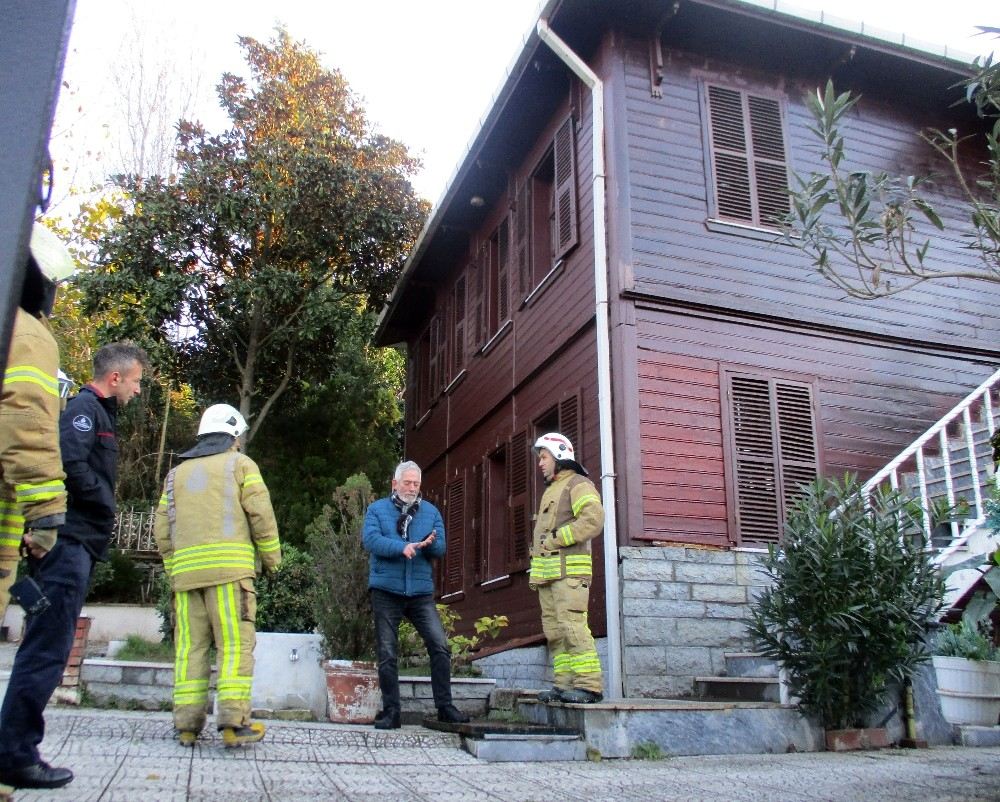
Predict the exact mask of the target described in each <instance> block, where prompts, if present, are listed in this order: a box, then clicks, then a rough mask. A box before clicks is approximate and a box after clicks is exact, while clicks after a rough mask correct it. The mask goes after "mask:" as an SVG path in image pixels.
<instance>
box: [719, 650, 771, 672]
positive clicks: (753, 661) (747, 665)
mask: <svg viewBox="0 0 1000 802" xmlns="http://www.w3.org/2000/svg"><path fill="white" fill-rule="evenodd" d="M723 659H724V660H725V661H726V674H725V676H727V677H777V676H778V664H777V663H776V662H774V660H772V659H771V658H770V657H765V656H764V655H762V654H760V653H759V652H727V653H726V654H724V655H723Z"/></svg>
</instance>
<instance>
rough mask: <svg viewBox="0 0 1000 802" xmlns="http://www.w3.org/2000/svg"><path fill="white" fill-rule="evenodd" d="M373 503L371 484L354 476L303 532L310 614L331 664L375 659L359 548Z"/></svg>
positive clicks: (364, 558) (361, 476)
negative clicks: (310, 568) (311, 583)
mask: <svg viewBox="0 0 1000 802" xmlns="http://www.w3.org/2000/svg"><path fill="white" fill-rule="evenodd" d="M371 501H372V486H371V482H369V481H368V478H367V477H366V476H365V475H364V474H356V475H355V476H351V477H349V478H348V479H347V481H346V482H344V484H343V485H341V486H340V487H338V488H337V489H336V490H334V491H333V499H332V503H331V504H327V505H325V506H324V507H323V511H322V512H321V513H320V514H319V515H318V516H316V518H315V519H314V520H313V522H312V523H311V524H309V526H308V527H306V541H307V543H308V544H309V552H310V553H311V554H312V558H313V563H314V566H315V581H316V587H315V591H316V592H315V593H314V594H313V597H312V598H313V603H314V605H315V606H314V612H315V616H316V621H317V623H318V626H319V631H320V632H321V633H322V635H323V643H324V647H323V648H324V651H325V653H326V656H327V657H329V658H344V659H348V660H362V659H371V658H372V657H373V656H374V654H375V624H374V621H373V620H372V610H371V601H370V599H369V597H368V554H367V553H366V552H365V550H364V547H363V546H362V543H361V527H362V525H363V524H364V518H365V509H366V508H367V507H368V504H369V503H371Z"/></svg>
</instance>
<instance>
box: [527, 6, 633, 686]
mask: <svg viewBox="0 0 1000 802" xmlns="http://www.w3.org/2000/svg"><path fill="white" fill-rule="evenodd" d="M537 30H538V36H539V37H540V38H541V40H542V41H543V42H545V44H547V45H548V46H549V47H550V48H551V49H552V51H553V52H554V53H555V54H556V55H557V56H559V58H560V59H562V60H563V62H564V63H565V64H566V66H567V67H569V68H570V69H571V70H572V71H573V73H574V74H575V75H576V76H577V77H578V78H579V79H580V80H581V81H583V83H584V84H585V85H586V86H587V87H589V88H590V96H591V98H592V102H593V130H592V142H593V161H594V167H593V173H594V184H593V191H594V294H595V299H596V309H595V314H596V316H597V409H598V417H599V419H600V434H601V496H602V498H603V499H604V585H605V610H606V615H607V624H608V664H607V682H606V683H605V684H606V686H607V692H608V694H607V695H608V698H609V699H621V698H622V697H623V696H624V694H623V686H622V638H621V591H620V588H619V576H618V526H617V519H616V515H615V506H616V501H615V451H614V436H613V432H612V427H611V338H610V336H609V333H608V330H609V323H608V243H607V236H606V234H605V219H604V215H605V184H604V181H605V176H604V173H605V166H604V84H603V83H602V82H601V79H600V78H598V77H597V75H596V74H595V73H594V72H593V71H592V70H591V69H590V67H588V66H587V65H586V64H585V63H584V62H583V60H582V59H581V58H580V57H579V56H578V55H577V54H576V53H574V52H573V51H572V50H571V49H570V47H569V45H567V44H566V43H565V42H564V41H563V40H562V39H560V38H559V37H558V36H557V35H556V34H555V33H554V32H553V31H552V29H551V28H550V27H549V24H548V21H547V20H545V19H540V20H538V26H537Z"/></svg>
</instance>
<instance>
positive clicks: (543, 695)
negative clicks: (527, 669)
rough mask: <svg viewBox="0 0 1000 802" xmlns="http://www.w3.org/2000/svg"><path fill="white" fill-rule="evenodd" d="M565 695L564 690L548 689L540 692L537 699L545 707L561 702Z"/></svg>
mask: <svg viewBox="0 0 1000 802" xmlns="http://www.w3.org/2000/svg"><path fill="white" fill-rule="evenodd" d="M564 693H565V691H564V690H563V689H562V688H547V689H546V690H544V691H539V692H538V696H536V697H535V698H536V699H537V700H538V701H539V702H541V703H542V704H544V705H550V704H552V703H553V702H561V701H562V700H563V698H562V695H563V694H564Z"/></svg>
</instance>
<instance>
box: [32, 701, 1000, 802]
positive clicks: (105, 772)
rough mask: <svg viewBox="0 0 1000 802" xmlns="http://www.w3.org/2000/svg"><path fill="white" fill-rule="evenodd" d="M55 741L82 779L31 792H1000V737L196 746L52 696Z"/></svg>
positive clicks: (48, 743) (355, 730) (303, 740)
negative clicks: (891, 743) (602, 756)
mask: <svg viewBox="0 0 1000 802" xmlns="http://www.w3.org/2000/svg"><path fill="white" fill-rule="evenodd" d="M47 721H48V731H47V733H46V738H45V743H44V744H43V745H42V753H43V755H44V756H45V757H46V759H47V760H49V761H50V762H51V763H52V764H53V765H57V766H66V767H69V768H71V769H72V770H73V771H74V772H75V773H76V779H75V780H74V781H73V782H72V783H71V784H70V785H68V786H67V787H65V788H63V789H60V790H58V791H18V792H17V793H16V795H15V799H16V800H18V802H28V800H74V801H82V800H101V802H112V801H113V800H122V801H123V802H136V801H137V800H142V802H153V800H177V802H180V800H205V801H206V802H208V801H209V800H211V801H212V802H228V801H230V800H231V802H237V801H238V802H252V801H253V800H267V801H268V802H272V801H274V802H277V800H295V801H297V800H373V802H374V800H379V801H380V802H383V801H384V802H390V800H400V802H402V801H403V800H406V801H407V802H409V801H410V800H447V802H459V800H477V802H479V801H481V800H533V801H534V800H566V799H574V800H684V802H697V800H739V801H740V802H756V801H757V800H760V802H765V801H766V802H776V801H780V800H788V801H789V802H792V801H794V802H800V800H801V801H803V802H804V801H805V800H809V802H816V800H831V801H834V800H835V801H836V802H848V801H849V800H857V801H858V802H869V800H878V802H895V801H896V800H899V802H904V800H905V801H906V802H909V801H910V800H914V799H919V800H922V802H932V801H934V802H945V800H947V801H948V802H969V800H992V802H1000V748H980V749H972V748H956V747H948V748H936V749H929V750H920V751H909V750H886V751H881V752H866V753H853V754H832V753H826V752H822V753H812V754H790V755H745V756H726V757H685V758H667V759H665V760H659V761H640V760H614V761H613V760H604V761H601V762H581V763H492V764H491V763H484V762H482V761H479V760H477V759H476V758H474V757H472V756H471V755H469V754H467V753H466V752H464V751H463V750H461V749H460V748H459V746H458V742H457V740H456V736H453V735H449V734H447V733H439V732H435V731H431V730H427V729H424V728H422V727H404V728H403V729H401V730H397V731H392V732H377V731H376V730H374V729H373V728H371V727H354V726H348V725H333V724H301V723H290V722H287V723H286V722H268V737H267V738H266V739H265V740H264V741H263V742H262V743H260V744H256V745H253V746H249V747H243V748H241V749H232V750H224V749H223V748H222V746H221V742H220V741H219V740H218V737H217V735H216V733H215V732H214V730H211V731H209V730H206V732H205V735H206V738H205V740H204V741H201V742H200V743H199V745H198V746H197V747H196V748H195V749H194V750H189V749H185V748H183V747H181V746H180V745H179V744H178V743H177V742H176V741H174V740H173V727H172V725H171V720H170V716H169V714H166V713H131V712H112V711H97V710H90V709H69V708H59V709H50V711H49V712H48V714H47Z"/></svg>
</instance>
